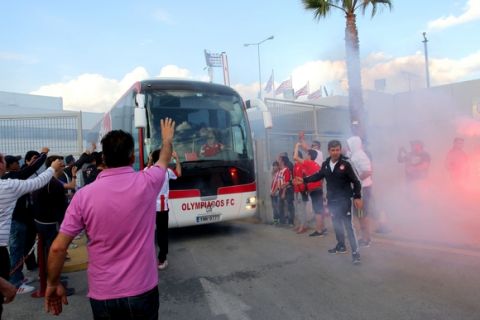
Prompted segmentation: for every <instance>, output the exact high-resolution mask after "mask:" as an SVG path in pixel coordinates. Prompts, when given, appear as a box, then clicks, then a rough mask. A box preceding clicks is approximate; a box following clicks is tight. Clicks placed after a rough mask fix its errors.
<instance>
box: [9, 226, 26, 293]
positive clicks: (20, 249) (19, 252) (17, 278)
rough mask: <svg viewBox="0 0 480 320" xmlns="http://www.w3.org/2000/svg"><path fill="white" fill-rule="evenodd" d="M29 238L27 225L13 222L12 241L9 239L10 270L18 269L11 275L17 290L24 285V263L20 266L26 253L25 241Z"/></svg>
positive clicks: (11, 228) (11, 280)
mask: <svg viewBox="0 0 480 320" xmlns="http://www.w3.org/2000/svg"><path fill="white" fill-rule="evenodd" d="M26 236H27V225H26V224H24V223H22V222H19V221H16V220H12V226H11V227H10V239H9V246H10V250H9V251H10V269H11V270H13V268H15V267H17V269H16V270H15V272H14V273H13V274H12V275H10V283H11V284H13V285H14V286H16V287H17V288H18V287H20V285H21V284H22V280H23V278H24V275H23V272H22V269H23V263H22V264H19V263H20V262H21V261H22V260H23V253H24V252H25V239H26Z"/></svg>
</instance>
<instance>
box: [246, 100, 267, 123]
mask: <svg viewBox="0 0 480 320" xmlns="http://www.w3.org/2000/svg"><path fill="white" fill-rule="evenodd" d="M245 104H246V107H247V109H250V108H255V109H258V110H259V111H261V112H262V118H263V126H264V127H265V129H271V128H272V127H273V121H272V114H271V113H270V111H269V110H268V108H267V105H266V104H265V103H264V102H263V101H262V100H260V99H257V98H255V99H251V100H247V101H246V102H245Z"/></svg>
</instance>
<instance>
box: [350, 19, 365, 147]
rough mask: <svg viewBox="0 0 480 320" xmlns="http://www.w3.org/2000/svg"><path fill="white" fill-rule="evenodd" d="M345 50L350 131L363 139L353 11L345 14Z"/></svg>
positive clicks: (363, 126)
mask: <svg viewBox="0 0 480 320" xmlns="http://www.w3.org/2000/svg"><path fill="white" fill-rule="evenodd" d="M346 21H347V22H346V27H345V51H346V61H347V77H348V95H349V108H350V119H351V121H352V122H351V123H352V133H353V134H354V135H358V136H359V137H360V138H362V140H364V141H365V138H366V132H365V123H364V120H365V116H364V108H363V95H362V76H361V69H360V49H359V40H358V30H357V24H356V17H355V14H353V13H348V14H347V15H346Z"/></svg>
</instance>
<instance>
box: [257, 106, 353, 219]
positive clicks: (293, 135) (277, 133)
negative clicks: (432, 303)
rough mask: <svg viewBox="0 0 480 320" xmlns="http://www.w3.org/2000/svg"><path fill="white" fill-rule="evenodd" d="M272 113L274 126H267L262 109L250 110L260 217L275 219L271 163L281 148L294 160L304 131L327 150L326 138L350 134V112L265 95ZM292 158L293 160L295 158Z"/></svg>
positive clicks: (309, 137)
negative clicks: (273, 215) (300, 133)
mask: <svg viewBox="0 0 480 320" xmlns="http://www.w3.org/2000/svg"><path fill="white" fill-rule="evenodd" d="M265 104H266V106H267V108H268V110H269V111H270V113H271V115H272V123H273V127H272V128H271V129H265V128H264V126H263V118H262V113H261V112H256V111H251V112H249V120H250V123H251V127H252V131H253V136H254V140H255V149H256V150H255V151H256V152H255V157H256V168H257V192H258V197H259V206H258V213H257V215H258V217H259V218H260V219H261V220H262V221H264V222H269V221H272V218H273V217H272V210H271V204H270V183H271V174H270V172H271V164H272V162H273V161H274V160H276V159H277V156H278V155H279V154H280V153H281V152H287V154H288V155H289V158H290V159H291V160H292V154H293V149H294V147H295V144H296V143H297V142H298V139H299V132H300V131H303V132H304V134H305V140H306V141H307V142H308V143H311V141H312V140H318V141H320V142H321V144H322V151H323V154H324V155H326V154H327V148H326V146H327V142H328V141H329V140H331V139H339V140H345V139H346V138H347V137H348V136H349V135H350V116H349V112H348V109H347V108H346V107H327V106H322V105H317V104H312V103H303V102H295V101H289V100H277V99H268V98H267V99H265ZM292 161H293V160H292Z"/></svg>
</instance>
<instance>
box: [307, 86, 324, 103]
mask: <svg viewBox="0 0 480 320" xmlns="http://www.w3.org/2000/svg"><path fill="white" fill-rule="evenodd" d="M321 97H322V87H320V89H318V90H316V91H314V92H312V93H310V94H309V95H308V97H307V99H308V100H317V99H320V98H321Z"/></svg>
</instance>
